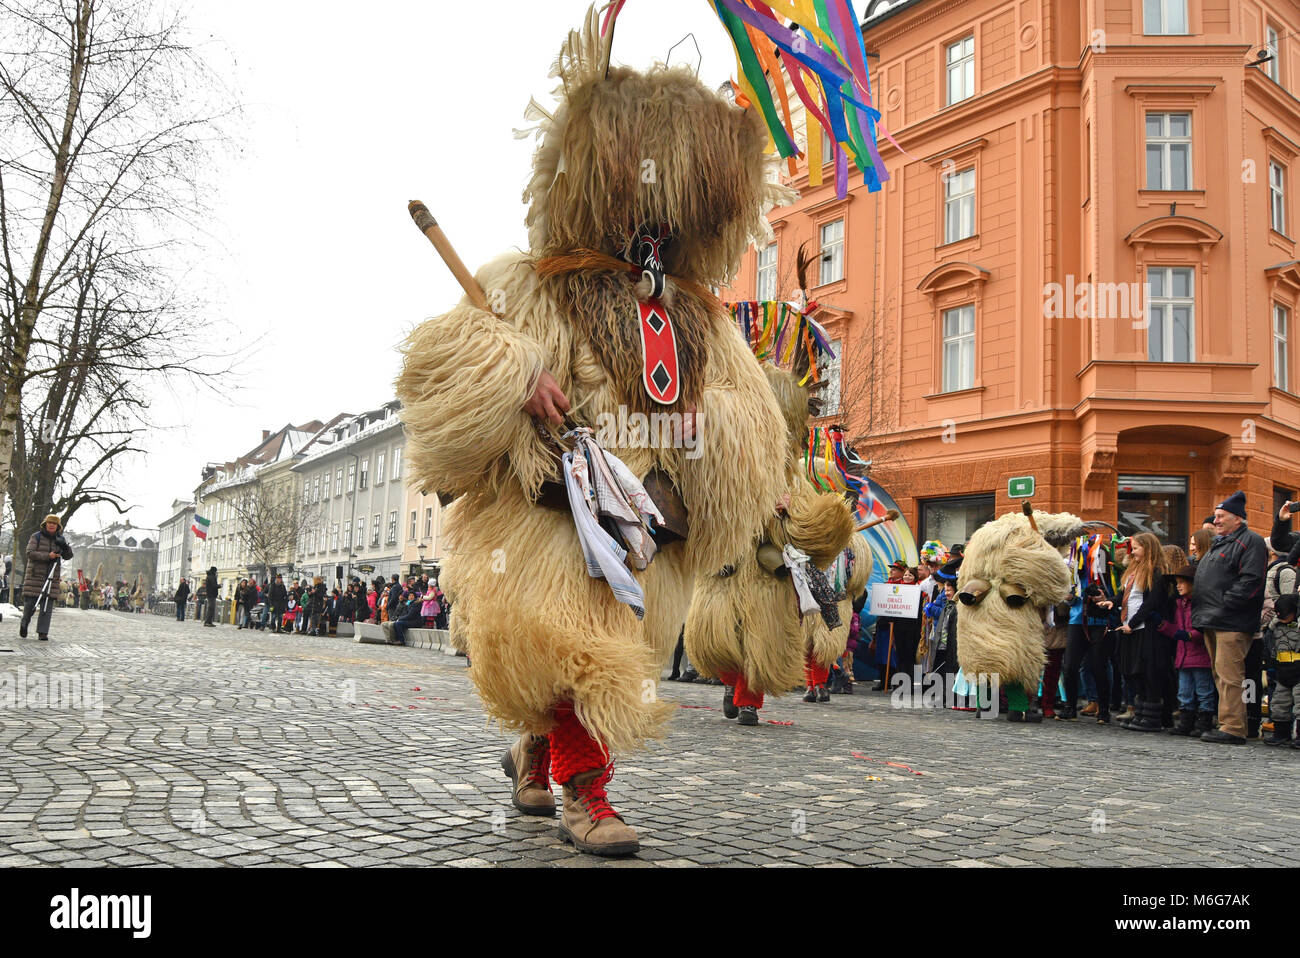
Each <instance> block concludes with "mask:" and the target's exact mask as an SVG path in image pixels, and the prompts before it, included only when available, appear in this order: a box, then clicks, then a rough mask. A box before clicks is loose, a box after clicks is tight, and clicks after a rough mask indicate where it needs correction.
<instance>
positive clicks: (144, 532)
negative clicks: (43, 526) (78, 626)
mask: <svg viewBox="0 0 1300 958" xmlns="http://www.w3.org/2000/svg"><path fill="white" fill-rule="evenodd" d="M67 540H68V545H69V546H71V547H72V559H71V560H70V561H69V562H68V563H67V564H66V565H65V566H64V569H65V571H64V572H63V573H61V575H62V578H63V581H64V582H65V583H75V582H76V581H77V572H80V573H82V575H84V576H85V577H86V579H87V580H89V581H91V582H96V581H98V583H99V585H100V586H101V587H103V586H105V585H112V586H114V587H116V586H117V585H118V584H119V583H123V582H124V583H126V585H127V587H128V588H131V589H134V588H135V583H136V579H137V578H139V577H140V576H143V577H144V584H145V589H146V590H148V589H150V588H152V586H153V583H154V582H155V581H156V580H157V573H158V540H159V531H158V530H157V529H141V528H139V527H137V526H133V525H131V523H130V522H114V523H112V524H111V525H108V526H105V527H104V528H103V529H100V530H99V531H98V532H94V533H91V534H89V535H83V534H78V533H74V532H69V533H68V534H67Z"/></svg>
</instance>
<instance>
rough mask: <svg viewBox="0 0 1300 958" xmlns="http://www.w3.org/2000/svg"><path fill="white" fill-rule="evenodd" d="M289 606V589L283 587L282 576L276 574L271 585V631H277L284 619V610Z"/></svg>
mask: <svg viewBox="0 0 1300 958" xmlns="http://www.w3.org/2000/svg"><path fill="white" fill-rule="evenodd" d="M288 606H289V590H288V589H286V588H285V587H284V576H282V575H277V576H276V577H275V584H274V585H273V586H271V631H272V632H279V631H280V623H281V622H282V621H284V610H285V609H286V608H288Z"/></svg>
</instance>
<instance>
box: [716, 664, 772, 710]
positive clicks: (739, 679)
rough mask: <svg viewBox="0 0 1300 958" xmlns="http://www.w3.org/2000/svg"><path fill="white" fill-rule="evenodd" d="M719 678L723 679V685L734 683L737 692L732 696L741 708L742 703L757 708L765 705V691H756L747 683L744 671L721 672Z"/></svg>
mask: <svg viewBox="0 0 1300 958" xmlns="http://www.w3.org/2000/svg"><path fill="white" fill-rule="evenodd" d="M718 678H720V679H722V684H723V685H733V686H735V688H736V694H735V695H733V696H732V699H731V700H732V701H733V702H735V703H736V707H737V708H739V707H740V706H742V705H752V706H754V708H756V709H761V708H762V707H763V693H762V692H755V691H754V690H753V689H751V688H750V687H749V686H748V685H746V684H745V673H744V672H719V673H718Z"/></svg>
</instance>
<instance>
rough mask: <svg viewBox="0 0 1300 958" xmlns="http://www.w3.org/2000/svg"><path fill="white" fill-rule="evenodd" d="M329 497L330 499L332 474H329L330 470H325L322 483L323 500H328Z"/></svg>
mask: <svg viewBox="0 0 1300 958" xmlns="http://www.w3.org/2000/svg"><path fill="white" fill-rule="evenodd" d="M329 497H330V474H329V470H328V469H327V470H325V476H324V479H323V481H322V483H321V498H323V499H328V498H329Z"/></svg>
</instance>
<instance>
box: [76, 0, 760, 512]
mask: <svg viewBox="0 0 1300 958" xmlns="http://www.w3.org/2000/svg"><path fill="white" fill-rule="evenodd" d="M587 7H588V4H587V2H586V0H546V2H544V3H539V2H536V0H531V2H525V0H501V2H498V3H494V4H469V3H463V4H462V3H448V2H442V0H423V2H415V0H370V2H368V3H365V4H351V3H348V4H345V3H342V2H337V0H336V2H323V3H322V2H317V3H308V2H305V0H274V2H267V0H256V2H254V0H221V2H219V3H211V2H201V3H200V2H192V3H190V4H189V5H188V20H189V24H190V28H191V35H192V38H193V40H194V41H195V42H196V43H197V44H199V45H200V46H201V47H202V48H203V50H204V52H205V58H206V59H207V61H208V62H209V64H210V65H211V66H212V68H213V69H214V70H215V71H217V72H218V73H220V74H221V75H222V76H224V77H226V78H227V80H228V82H229V84H230V85H231V88H232V89H233V90H235V91H236V92H237V94H238V96H239V98H240V100H241V101H242V103H243V105H244V108H245V114H244V117H243V118H242V120H241V123H240V128H239V129H238V130H237V131H236V132H237V134H238V137H239V144H238V145H239V147H240V150H239V151H237V152H236V153H235V154H234V155H233V156H232V157H228V158H223V159H222V160H221V166H220V171H219V179H220V193H219V194H218V195H217V196H215V197H214V207H215V212H216V218H217V222H216V223H215V224H214V230H215V232H216V235H217V236H218V237H219V240H220V244H219V245H214V247H213V248H212V249H211V251H210V255H209V257H208V258H207V259H206V261H205V269H206V271H207V272H208V274H209V275H207V276H205V277H203V279H202V284H203V285H204V286H206V287H208V288H211V289H214V290H216V291H217V294H216V296H217V299H216V301H215V302H213V303H212V304H211V305H210V307H209V311H210V316H211V318H212V320H213V321H214V337H213V339H214V342H213V343H212V348H213V349H214V350H217V351H223V350H225V349H227V348H228V347H229V346H230V345H231V344H230V343H228V342H226V341H225V331H223V329H222V328H221V327H220V326H219V325H218V324H219V323H220V322H222V321H224V322H225V323H227V324H228V325H227V326H226V327H224V330H230V329H232V328H233V329H234V330H235V331H236V333H235V339H236V340H237V342H238V345H239V346H240V347H241V349H242V351H243V353H244V359H245V368H244V370H243V372H242V374H241V375H240V376H239V377H238V378H236V379H232V380H231V381H230V383H229V384H228V386H226V385H225V384H223V395H222V397H221V398H214V397H212V396H210V395H207V394H204V393H203V392H198V393H195V392H193V391H191V390H183V391H181V392H180V393H179V395H172V394H170V393H168V392H166V391H160V392H159V394H158V395H157V396H156V397H155V402H154V406H153V409H152V410H151V418H152V421H153V423H154V424H155V427H154V430H153V431H152V432H151V434H150V435H148V436H147V437H146V438H145V442H146V444H147V446H148V449H149V453H148V455H146V456H141V457H138V458H137V459H136V460H134V461H132V462H130V463H128V464H126V465H125V467H124V468H123V469H122V470H120V472H119V473H118V475H117V476H116V477H115V481H114V485H115V487H116V488H118V489H120V490H121V491H122V492H123V493H124V494H125V495H126V498H127V501H128V503H130V504H131V505H132V506H133V508H132V510H131V512H130V513H129V515H128V518H129V519H130V521H131V522H132V523H133V524H134V525H139V526H148V527H154V526H157V525H158V523H159V522H161V521H163V520H164V519H165V518H166V517H167V516H168V515H169V514H170V505H171V502H172V500H173V499H178V498H188V497H189V496H190V494H191V493H192V491H193V489H194V487H195V486H196V485H197V484H198V482H199V478H200V470H201V468H202V466H203V464H204V463H205V462H208V461H225V460H229V459H233V458H235V457H236V456H239V455H242V454H243V453H245V452H247V451H248V450H250V449H251V448H252V447H253V446H255V445H256V444H257V443H258V441H260V439H261V435H262V433H261V431H262V430H263V429H271V430H275V429H278V428H280V427H281V426H283V425H284V424H285V423H287V422H293V423H295V424H298V423H302V422H306V421H309V420H312V419H320V420H322V421H327V420H328V419H329V418H330V417H331V416H333V415H335V414H336V413H338V412H350V413H356V412H361V411H363V410H365V409H372V408H375V407H377V406H378V405H380V404H381V403H383V402H384V401H386V400H388V399H391V398H392V396H393V380H394V379H395V378H396V376H397V372H398V368H399V354H398V351H397V346H398V343H399V342H400V340H401V339H402V337H403V335H404V334H405V332H406V331H407V330H409V329H410V328H411V327H412V326H413V325H415V324H416V323H418V322H420V321H421V320H422V319H424V318H426V317H428V316H433V315H436V314H438V313H440V312H443V311H444V310H446V309H447V308H449V307H450V306H451V305H453V304H454V303H455V301H456V300H457V299H458V298H459V296H460V292H459V287H457V286H456V284H455V281H454V280H452V278H451V277H450V275H449V274H448V273H447V272H446V270H445V269H444V267H443V266H442V264H441V261H440V260H439V259H438V258H437V255H436V253H435V252H434V250H433V247H432V246H431V245H429V243H428V241H427V240H426V239H424V238H423V237H422V236H421V235H420V233H419V232H418V231H417V230H416V229H415V227H414V226H413V225H412V223H411V221H410V218H409V216H408V215H407V212H406V203H407V201H408V200H410V199H422V200H424V201H425V202H426V203H427V204H428V206H429V208H430V209H431V210H432V211H433V214H434V216H435V217H437V219H438V221H439V224H440V225H441V226H442V227H443V229H444V230H445V231H446V233H447V235H448V236H449V237H450V239H451V241H452V242H453V243H454V244H455V246H456V247H457V249H458V250H459V252H460V254H461V257H462V258H463V259H464V260H465V261H466V263H467V264H468V265H469V266H470V268H471V269H475V268H477V267H478V266H479V265H480V264H482V263H483V262H485V261H486V260H488V259H490V258H492V257H493V256H495V255H497V254H499V253H501V252H504V251H505V250H507V249H509V248H511V247H513V246H520V247H522V246H523V245H524V244H525V242H526V236H525V231H524V226H523V218H524V212H525V209H524V206H523V204H522V200H521V194H522V191H523V187H524V184H525V182H526V180H527V178H528V171H529V164H530V162H531V158H532V150H533V140H532V139H531V138H530V139H528V140H524V141H520V140H516V139H515V138H514V136H513V133H512V130H513V129H514V128H520V127H523V126H526V125H529V124H528V123H527V122H526V121H525V120H524V118H523V111H524V108H525V107H526V106H527V103H528V98H529V96H535V97H536V98H537V100H538V102H540V103H541V104H542V105H543V106H545V107H547V108H548V109H549V108H550V107H551V105H552V103H553V102H554V101H553V98H552V96H551V91H552V89H553V88H554V86H555V83H556V81H555V80H553V79H551V78H548V77H547V73H548V72H549V69H550V66H551V63H552V62H553V60H554V59H555V56H556V53H557V52H558V50H559V47H560V44H561V42H562V41H563V39H564V37H565V35H566V34H567V32H568V30H569V29H571V28H573V27H576V26H578V25H579V24H580V23H581V22H582V18H583V15H584V13H585V11H586V9H587ZM688 33H693V34H694V35H695V39H696V41H697V42H698V44H699V49H700V55H697V54H696V50H695V47H694V45H692V44H691V43H690V41H689V40H688V41H687V42H686V44H684V45H683V46H680V47H678V48H677V50H676V51H675V52H674V53H673V60H672V62H674V63H677V62H679V61H684V62H689V63H692V64H693V63H695V62H696V61H697V60H699V62H700V76H701V78H702V79H703V80H704V81H705V82H706V83H708V84H709V85H710V86H717V85H718V84H719V83H721V82H723V81H724V80H725V79H727V78H728V77H729V76H730V75H731V74H732V73H733V72H734V65H735V59H734V54H733V52H732V48H731V45H730V42H729V40H728V38H727V36H726V33H725V31H724V30H723V28H722V26H721V24H720V23H719V22H718V20H717V18H716V16H715V15H714V14H713V13H712V11H711V9H710V6H709V4H707V3H705V2H704V0H629V2H628V3H627V5H626V7H625V8H624V10H623V13H622V14H621V16H620V18H619V26H618V30H617V34H616V42H615V45H614V60H615V61H616V62H621V63H626V64H629V65H632V66H642V67H644V66H648V65H649V64H650V63H651V62H652V61H654V60H656V59H659V60H662V59H664V58H665V57H667V55H668V51H669V49H670V48H671V47H672V46H673V45H674V44H676V43H677V42H678V41H679V40H681V39H683V38H684V37H685V36H686V35H687V34H688ZM112 518H114V513H113V511H112V510H111V509H102V510H101V511H100V512H99V513H98V515H96V514H95V512H94V510H86V511H85V512H83V513H79V514H78V516H77V517H76V518H75V519H74V523H73V524H74V525H75V526H79V527H81V529H82V531H88V527H89V526H91V525H95V524H97V522H99V521H102V522H107V521H111V519H112Z"/></svg>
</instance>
